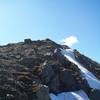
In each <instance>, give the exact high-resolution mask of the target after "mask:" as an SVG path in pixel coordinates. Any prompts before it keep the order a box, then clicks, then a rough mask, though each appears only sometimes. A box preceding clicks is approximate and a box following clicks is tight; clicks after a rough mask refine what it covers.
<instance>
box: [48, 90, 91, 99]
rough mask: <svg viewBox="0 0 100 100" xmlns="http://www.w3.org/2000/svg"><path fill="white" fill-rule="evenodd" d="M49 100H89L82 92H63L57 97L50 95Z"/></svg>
mask: <svg viewBox="0 0 100 100" xmlns="http://www.w3.org/2000/svg"><path fill="white" fill-rule="evenodd" d="M50 97H51V100H89V98H88V96H87V95H86V93H85V92H84V91H83V90H80V91H75V92H63V93H60V94H58V95H54V94H52V93H51V94H50Z"/></svg>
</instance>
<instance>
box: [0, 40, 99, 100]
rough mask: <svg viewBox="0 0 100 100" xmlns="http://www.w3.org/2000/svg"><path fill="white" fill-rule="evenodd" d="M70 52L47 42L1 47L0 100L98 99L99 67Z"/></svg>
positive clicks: (65, 47)
mask: <svg viewBox="0 0 100 100" xmlns="http://www.w3.org/2000/svg"><path fill="white" fill-rule="evenodd" d="M66 50H67V51H66ZM69 50H71V49H70V48H69V47H67V46H63V45H59V44H56V43H55V42H53V41H52V40H50V39H46V40H38V41H32V40H30V39H25V40H24V42H20V43H15V44H8V45H5V46H0V100H51V99H52V100H66V98H68V97H69V98H70V99H69V100H88V99H89V98H90V99H91V98H93V97H97V96H98V97H97V98H99V97H100V91H99V89H100V84H99V83H100V81H99V76H100V73H99V72H100V65H99V64H98V63H96V62H95V63H93V61H92V60H89V65H88V63H87V62H86V61H87V60H86V59H88V58H86V57H84V56H83V55H81V54H79V53H78V51H75V50H73V51H69ZM78 54H79V55H78ZM70 55H71V56H70ZM82 57H83V58H82ZM80 58H81V59H80ZM82 59H85V61H84V62H86V65H88V66H89V67H88V66H85V64H84V63H82V61H83V60H82ZM90 64H91V65H93V66H94V65H95V67H92V68H91V67H90ZM97 71H98V72H97ZM97 94H98V95H97ZM60 98H62V99H60ZM96 100H98V99H96Z"/></svg>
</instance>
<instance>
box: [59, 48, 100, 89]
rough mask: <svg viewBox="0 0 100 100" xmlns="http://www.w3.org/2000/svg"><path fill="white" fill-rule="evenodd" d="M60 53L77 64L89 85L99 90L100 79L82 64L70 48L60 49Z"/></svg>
mask: <svg viewBox="0 0 100 100" xmlns="http://www.w3.org/2000/svg"><path fill="white" fill-rule="evenodd" d="M61 53H62V54H63V55H64V56H65V57H66V58H67V59H68V60H69V61H70V62H72V63H74V64H75V65H77V66H78V68H79V69H80V70H81V74H82V76H83V77H85V79H86V80H87V82H88V84H89V86H90V87H91V88H94V89H99V90H100V81H99V80H98V79H97V78H96V77H95V76H94V75H93V74H92V73H91V72H90V71H88V70H87V69H86V68H85V67H84V66H82V65H81V64H80V63H79V62H78V61H77V60H76V59H75V55H74V53H73V50H72V49H66V50H64V49H61Z"/></svg>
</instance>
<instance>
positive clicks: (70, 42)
mask: <svg viewBox="0 0 100 100" xmlns="http://www.w3.org/2000/svg"><path fill="white" fill-rule="evenodd" d="M78 42H79V41H78V39H77V37H76V36H73V35H72V36H69V37H66V38H65V39H64V40H63V43H64V45H67V46H72V45H74V44H76V43H78Z"/></svg>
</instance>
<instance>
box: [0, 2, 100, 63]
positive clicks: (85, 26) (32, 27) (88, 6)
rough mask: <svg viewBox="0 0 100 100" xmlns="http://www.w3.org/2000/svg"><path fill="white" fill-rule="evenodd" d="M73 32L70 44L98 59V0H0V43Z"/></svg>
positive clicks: (55, 37)
mask: <svg viewBox="0 0 100 100" xmlns="http://www.w3.org/2000/svg"><path fill="white" fill-rule="evenodd" d="M69 36H75V37H76V38H77V39H78V43H76V44H74V45H72V48H76V49H78V50H79V51H80V52H82V53H83V54H85V55H87V56H89V57H90V58H92V59H94V60H96V61H98V62H100V53H99V52H100V46H99V45H100V43H99V40H100V0H0V45H3V44H7V43H9V42H10V43H12V42H19V41H23V39H25V38H31V39H32V40H37V39H45V38H51V39H53V40H54V41H56V42H58V43H62V40H63V39H65V38H66V37H69Z"/></svg>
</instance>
